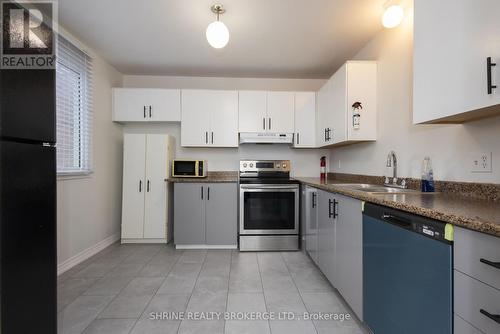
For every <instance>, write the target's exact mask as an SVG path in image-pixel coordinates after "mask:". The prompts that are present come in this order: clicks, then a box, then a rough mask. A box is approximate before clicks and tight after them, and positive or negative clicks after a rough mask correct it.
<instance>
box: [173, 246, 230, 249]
mask: <svg viewBox="0 0 500 334" xmlns="http://www.w3.org/2000/svg"><path fill="white" fill-rule="evenodd" d="M237 248H238V245H175V249H237Z"/></svg>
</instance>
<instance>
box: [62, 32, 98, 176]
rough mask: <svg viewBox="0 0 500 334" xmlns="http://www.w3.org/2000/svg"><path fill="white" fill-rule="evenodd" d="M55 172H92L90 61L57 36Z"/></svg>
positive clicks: (84, 54) (63, 173)
mask: <svg viewBox="0 0 500 334" xmlns="http://www.w3.org/2000/svg"><path fill="white" fill-rule="evenodd" d="M56 100H57V110H56V112H57V145H56V147H57V172H58V174H60V175H65V174H66V175H76V174H88V173H91V172H92V59H91V58H90V57H89V56H88V55H87V54H86V53H85V52H83V51H82V50H80V49H79V48H77V47H76V46H75V45H73V44H72V43H71V42H69V41H68V40H67V39H65V38H64V37H62V36H58V41H57V65H56Z"/></svg>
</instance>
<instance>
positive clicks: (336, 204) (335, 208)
mask: <svg viewBox="0 0 500 334" xmlns="http://www.w3.org/2000/svg"><path fill="white" fill-rule="evenodd" d="M338 216H339V201H337V200H336V199H334V200H333V218H334V219H335V218H337V217H338Z"/></svg>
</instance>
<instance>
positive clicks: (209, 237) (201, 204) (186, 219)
mask: <svg viewBox="0 0 500 334" xmlns="http://www.w3.org/2000/svg"><path fill="white" fill-rule="evenodd" d="M236 233H237V186H236V183H176V184H175V185H174V243H175V245H176V246H203V245H207V246H222V247H226V246H236Z"/></svg>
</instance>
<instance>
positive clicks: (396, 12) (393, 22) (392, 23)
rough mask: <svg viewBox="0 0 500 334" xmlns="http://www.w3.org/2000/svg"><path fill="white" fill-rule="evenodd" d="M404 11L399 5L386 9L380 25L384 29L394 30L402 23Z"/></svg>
mask: <svg viewBox="0 0 500 334" xmlns="http://www.w3.org/2000/svg"><path fill="white" fill-rule="evenodd" d="M404 14H405V13H404V10H403V7H401V5H391V6H389V7H387V8H386V9H385V11H384V15H382V25H383V26H384V27H386V28H395V27H397V26H398V25H399V24H400V23H401V21H403V17H404Z"/></svg>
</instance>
